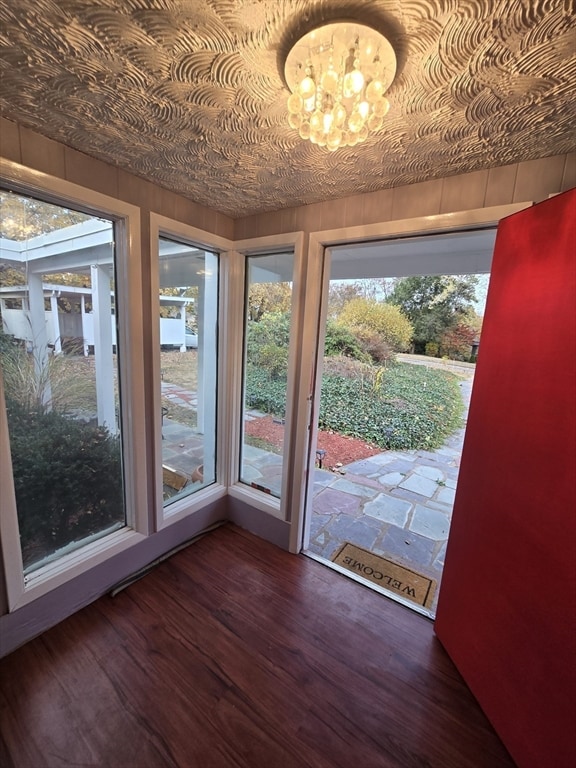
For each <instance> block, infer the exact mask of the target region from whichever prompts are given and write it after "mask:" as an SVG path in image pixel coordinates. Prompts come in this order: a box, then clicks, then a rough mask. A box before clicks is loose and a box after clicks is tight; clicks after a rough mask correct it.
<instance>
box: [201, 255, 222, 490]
mask: <svg viewBox="0 0 576 768" xmlns="http://www.w3.org/2000/svg"><path fill="white" fill-rule="evenodd" d="M205 259H206V261H205V265H206V266H205V269H206V275H205V277H204V280H203V281H202V283H201V284H200V286H199V289H198V307H197V320H198V431H199V432H201V433H202V434H203V435H204V477H205V478H212V477H213V476H214V471H215V463H214V455H215V445H216V386H217V378H216V374H217V371H216V363H217V360H216V349H217V344H216V342H217V340H216V334H217V331H218V323H217V320H218V306H217V305H218V298H217V297H218V259H217V257H216V256H215V255H214V254H212V253H206V254H205Z"/></svg>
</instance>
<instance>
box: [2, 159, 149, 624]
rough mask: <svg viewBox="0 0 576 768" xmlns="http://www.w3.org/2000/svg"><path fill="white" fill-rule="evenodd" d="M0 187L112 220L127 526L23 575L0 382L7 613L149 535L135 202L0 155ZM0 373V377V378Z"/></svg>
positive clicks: (138, 242)
mask: <svg viewBox="0 0 576 768" xmlns="http://www.w3.org/2000/svg"><path fill="white" fill-rule="evenodd" d="M0 184H1V185H2V186H3V187H5V188H7V189H10V190H12V191H15V192H20V193H22V194H24V195H30V196H32V197H36V198H38V199H41V200H45V201H46V202H49V203H54V204H56V205H62V206H63V207H69V208H73V209H79V210H81V211H85V212H87V213H90V214H92V215H94V216H101V217H103V218H107V219H110V220H111V221H113V222H114V238H115V250H116V253H115V260H116V275H117V278H118V279H117V285H116V292H117V295H118V302H117V305H118V306H117V307H116V312H118V314H119V324H118V326H119V336H118V340H117V341H118V348H119V350H120V351H121V366H119V377H120V384H121V391H122V392H123V393H124V394H123V401H122V409H121V412H122V429H121V432H122V462H123V467H124V492H125V500H126V518H127V524H126V526H125V527H123V528H122V529H120V530H118V531H115V532H113V533H111V534H109V535H107V536H103V537H102V538H99V539H97V540H95V541H92V542H90V543H88V544H86V545H84V546H82V547H80V548H79V549H77V550H75V551H74V552H71V553H69V554H66V555H64V556H62V557H61V558H59V559H58V560H55V561H53V562H51V563H49V564H47V565H45V566H43V567H41V568H38V569H37V570H36V571H34V572H33V573H31V574H30V575H29V576H27V577H24V570H23V563H22V552H21V548H20V537H19V531H18V516H17V511H16V498H15V493H14V483H13V478H12V462H11V458H10V442H9V437H8V425H7V417H6V405H5V401H4V390H3V385H2V382H1V381H0V464H1V467H0V483H1V487H2V493H1V494H0V538H1V545H2V554H3V559H4V568H5V572H6V590H7V597H8V608H9V610H10V611H14V610H16V609H18V608H20V607H21V606H23V605H26V604H28V603H30V602H32V601H33V600H36V599H37V598H39V597H41V596H42V595H44V594H46V593H48V592H50V591H51V590H53V589H55V588H56V587H59V586H60V585H62V584H64V583H66V582H68V581H69V580H71V579H73V578H74V577H76V576H78V575H80V574H82V573H85V572H86V571H88V570H90V569H91V568H94V567H95V566H97V565H99V564H100V563H102V562H104V561H106V560H107V559H109V558H110V557H113V556H114V555H116V554H118V553H120V552H123V551H125V550H127V549H128V548H130V547H132V546H134V545H136V544H138V543H139V542H140V541H142V540H143V539H145V538H146V536H147V535H148V533H149V521H148V505H147V492H146V477H147V466H146V445H145V439H144V428H143V425H144V424H145V409H144V402H145V398H144V365H143V339H142V333H141V332H139V330H140V329H141V327H142V269H141V261H140V210H139V208H137V207H136V206H133V205H130V204H129V203H124V202H122V201H119V200H117V199H116V198H113V197H109V196H108V195H103V194H101V193H98V192H94V191H92V190H89V189H86V188H85V187H81V186H79V185H77V184H73V183H71V182H68V181H65V180H63V179H58V178H56V177H53V176H50V175H48V174H45V173H41V172H39V171H34V170H32V169H29V168H26V167H24V166H22V165H20V164H18V163H14V162H11V161H9V160H4V159H0ZM0 378H1V377H0Z"/></svg>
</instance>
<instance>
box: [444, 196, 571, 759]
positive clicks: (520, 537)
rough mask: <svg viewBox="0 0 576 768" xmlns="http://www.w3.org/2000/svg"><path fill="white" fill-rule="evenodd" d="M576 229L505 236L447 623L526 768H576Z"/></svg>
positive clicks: (471, 431)
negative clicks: (575, 734)
mask: <svg viewBox="0 0 576 768" xmlns="http://www.w3.org/2000/svg"><path fill="white" fill-rule="evenodd" d="M575 222H576V190H571V191H569V192H566V193H564V194H562V195H558V196H556V197H554V198H552V199H550V200H547V201H545V202H543V203H540V204H539V205H536V206H534V207H532V208H529V209H527V210H525V211H521V212H520V213H517V214H515V215H513V216H510V217H508V218H507V219H504V220H503V221H502V222H501V223H500V226H499V228H498V235H497V238H496V246H495V252H494V260H493V264H492V273H491V279H490V288H489V293H488V301H487V306H486V317H485V322H484V328H483V330H482V338H481V344H480V351H479V359H478V365H477V369H476V376H475V383H474V391H473V394H472V401H471V404H470V412H469V418H468V426H467V432H466V439H465V443H464V448H463V453H462V463H461V468H460V476H459V481H458V490H457V494H456V500H455V505H454V515H453V519H452V526H451V530H450V541H449V546H448V552H447V556H446V565H445V568H444V575H443V579H442V589H441V592H440V600H439V605H438V612H437V618H436V624H435V629H436V633H437V635H438V637H439V639H440V641H441V642H442V644H443V645H444V646H445V648H446V650H447V651H448V653H449V654H450V656H451V657H452V659H453V660H454V663H455V664H456V666H457V667H458V669H459V670H460V672H461V674H462V675H463V677H464V678H465V680H466V681H467V683H468V685H469V686H470V688H471V690H472V692H473V693H474V695H475V696H476V697H477V699H478V701H479V702H480V705H481V706H482V708H483V709H484V711H485V713H486V715H487V716H488V718H489V719H490V720H491V722H492V724H493V725H494V727H495V729H496V731H497V732H498V733H499V735H500V737H501V738H502V740H503V742H504V743H505V744H506V746H507V748H508V750H509V751H510V754H511V755H512V757H513V758H514V759H515V761H516V762H517V763H518V765H519V766H521V768H573V767H574V766H575V765H576V746H575V744H576V739H575V736H574V733H575V728H576V705H575V701H576V643H575V639H576V502H575V499H576V488H575V475H576V416H575V408H576V301H575V297H576V229H575Z"/></svg>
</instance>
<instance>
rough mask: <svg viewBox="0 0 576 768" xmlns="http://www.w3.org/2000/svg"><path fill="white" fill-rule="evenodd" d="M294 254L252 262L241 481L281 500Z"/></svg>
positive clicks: (248, 265) (248, 285)
mask: <svg viewBox="0 0 576 768" xmlns="http://www.w3.org/2000/svg"><path fill="white" fill-rule="evenodd" d="M293 267H294V257H293V254H291V253H277V254H269V255H263V256H248V257H247V258H246V304H245V326H244V327H245V332H244V403H243V417H244V418H243V430H242V442H241V451H240V456H241V458H240V480H241V482H243V483H246V484H247V485H249V486H251V487H252V488H255V489H257V490H260V491H263V492H264V493H268V494H270V495H272V496H275V497H277V498H280V492H281V486H282V474H283V464H284V423H285V418H286V394H287V382H288V349H289V344H290V327H291V304H292V273H293Z"/></svg>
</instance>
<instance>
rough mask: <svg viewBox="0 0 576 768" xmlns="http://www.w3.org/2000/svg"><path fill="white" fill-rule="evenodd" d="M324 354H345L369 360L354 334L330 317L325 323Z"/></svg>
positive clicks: (357, 358) (356, 358)
mask: <svg viewBox="0 0 576 768" xmlns="http://www.w3.org/2000/svg"><path fill="white" fill-rule="evenodd" d="M324 355H326V356H332V355H346V357H351V358H354V359H355V360H362V361H364V362H369V361H370V358H369V356H368V354H367V353H366V350H364V349H363V348H362V345H361V344H360V343H359V341H358V338H357V337H356V336H355V334H353V333H352V331H350V330H349V329H348V328H346V327H345V326H343V325H341V324H340V323H336V322H335V321H334V320H330V319H329V320H328V321H327V323H326V341H325V342H324Z"/></svg>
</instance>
